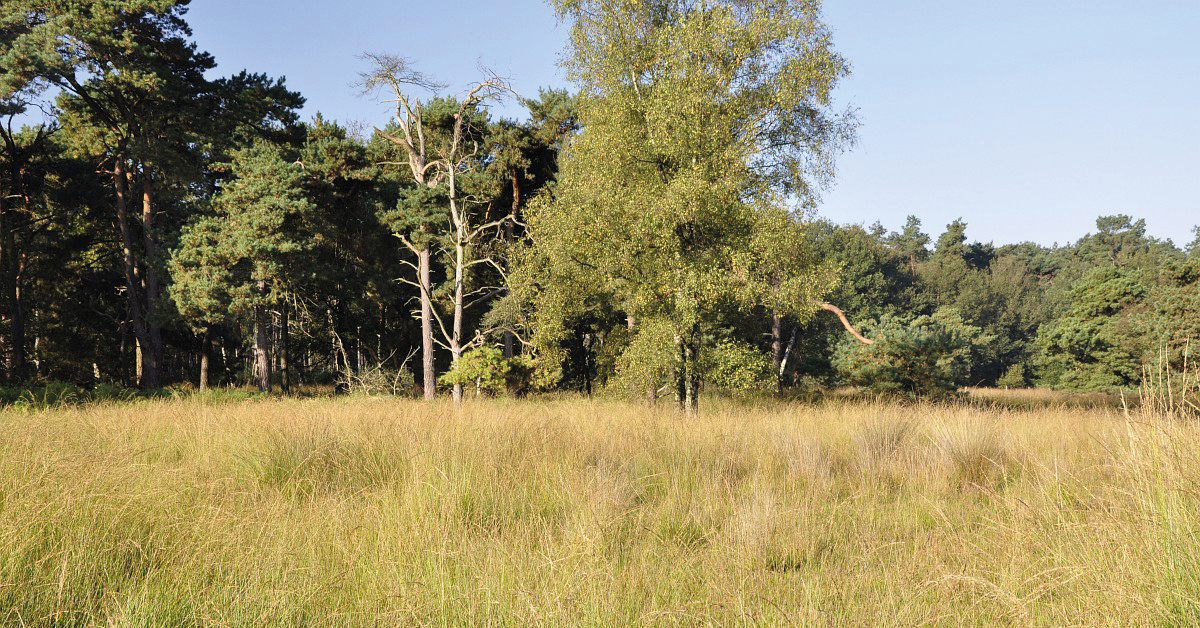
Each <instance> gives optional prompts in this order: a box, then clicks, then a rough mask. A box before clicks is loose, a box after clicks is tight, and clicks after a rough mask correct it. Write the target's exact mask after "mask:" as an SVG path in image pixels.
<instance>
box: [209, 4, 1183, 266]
mask: <svg viewBox="0 0 1200 628" xmlns="http://www.w3.org/2000/svg"><path fill="white" fill-rule="evenodd" d="M332 6H333V9H332V10H331V5H330V4H328V3H316V2H308V1H297V0H254V1H253V2H246V1H245V0H194V1H193V3H192V7H191V10H190V12H189V13H188V21H189V23H190V24H191V25H192V28H193V30H194V31H195V40H196V42H197V44H198V45H199V47H200V48H201V49H202V50H207V51H208V52H210V53H212V54H213V55H214V56H215V58H216V60H217V63H218V64H219V67H218V70H217V72H218V73H219V74H231V73H234V72H237V71H239V70H241V69H243V68H244V69H248V70H250V71H253V72H265V73H267V74H269V75H272V76H286V77H287V83H288V85H289V86H290V87H291V88H292V89H294V90H299V91H300V92H301V93H302V94H303V95H304V96H305V97H306V98H307V99H308V103H307V105H306V107H305V110H304V116H305V117H311V116H313V115H315V114H316V113H317V112H321V113H322V114H324V115H325V116H326V117H327V118H333V119H336V120H338V121H340V122H342V123H343V124H346V125H348V126H350V127H351V128H358V129H364V130H369V129H370V128H371V127H372V126H373V125H382V124H384V123H385V122H386V121H387V119H388V116H389V113H390V112H389V109H388V107H389V106H388V105H387V104H385V103H380V102H377V101H376V100H375V99H373V98H371V97H363V96H361V95H360V94H359V93H358V90H357V89H356V88H354V87H353V83H354V81H355V80H356V78H357V75H358V73H359V72H361V71H364V70H366V69H367V64H366V62H364V61H361V60H359V59H358V58H357V57H358V55H360V54H361V53H363V52H366V51H371V52H387V53H392V54H398V55H401V56H405V57H408V58H410V59H411V60H412V61H414V62H415V63H416V65H417V67H418V68H419V69H421V70H422V71H424V72H426V73H427V74H431V75H433V76H434V77H437V78H438V79H440V80H441V81H442V82H444V83H448V84H449V87H448V88H447V89H446V90H445V91H446V93H447V94H453V93H458V92H459V91H461V90H462V89H463V88H464V87H466V85H467V84H468V83H470V82H471V81H472V80H474V79H476V78H478V77H480V76H481V74H480V72H479V70H478V68H479V66H480V65H483V66H486V67H487V68H489V69H491V70H492V71H494V72H496V73H498V74H500V75H502V76H506V77H508V78H509V79H510V80H511V82H512V84H513V87H514V88H515V89H516V91H517V92H518V93H520V94H522V95H536V93H537V90H538V88H539V87H546V86H554V87H566V86H568V83H567V81H566V79H565V77H564V76H563V73H562V72H561V71H560V70H559V69H558V67H557V64H558V61H559V58H560V57H561V55H562V50H563V47H564V44H565V39H566V27H565V26H562V25H559V24H558V23H557V20H556V19H555V16H554V14H553V12H552V10H551V9H550V8H549V7H547V6H546V5H545V4H543V3H542V2H540V1H539V0H458V1H457V2H455V3H453V4H449V3H445V2H428V1H423V2H412V1H410V0H399V1H396V0H391V1H388V0H343V1H342V2H340V3H338V4H336V5H332ZM824 15H825V22H826V24H827V25H828V26H829V27H830V29H831V30H832V31H833V33H834V37H833V40H834V45H835V47H836V48H837V49H838V50H839V51H840V52H841V53H842V54H843V55H844V56H845V57H846V58H847V59H848V60H849V61H850V63H851V65H852V67H853V73H852V75H851V76H850V78H848V79H846V80H845V81H844V82H843V83H842V84H841V85H840V86H839V88H838V90H837V92H836V94H835V96H836V99H837V106H838V107H839V108H846V107H849V108H852V109H854V110H856V112H857V115H858V118H859V121H860V123H861V127H860V129H859V141H858V143H857V145H856V146H855V147H854V148H853V149H851V150H850V151H849V152H847V153H846V154H844V155H842V157H841V158H840V159H839V162H838V164H839V165H838V169H839V172H838V176H837V179H836V181H835V182H834V184H833V186H832V188H831V189H829V190H827V191H825V192H824V194H823V198H822V203H821V205H820V209H819V212H818V213H819V214H820V215H822V216H824V217H826V218H829V219H831V220H834V221H835V222H839V223H860V224H864V225H870V224H871V223H874V222H875V221H879V222H882V223H883V225H884V226H885V227H888V228H889V229H899V228H900V227H901V226H902V225H903V223H904V220H905V217H906V216H907V215H908V214H915V215H917V216H918V217H919V218H921V220H922V222H923V224H924V226H925V230H926V231H927V232H928V233H930V234H932V235H933V236H934V237H936V236H937V235H938V234H939V233H941V232H942V231H943V230H944V227H945V225H946V224H947V223H949V222H950V221H952V220H955V219H957V218H962V219H963V220H964V221H965V222H966V223H967V225H968V227H967V236H968V238H969V239H971V240H982V241H985V242H987V241H994V242H995V243H996V244H1004V243H1010V242H1022V241H1033V242H1038V243H1040V244H1045V245H1050V244H1055V243H1058V244H1066V243H1069V242H1073V241H1075V240H1077V239H1078V238H1080V237H1082V236H1083V235H1085V234H1086V233H1089V232H1094V231H1095V219H1096V217H1097V216H1100V215H1105V214H1118V213H1123V214H1130V215H1132V216H1134V217H1135V218H1144V219H1145V220H1146V223H1147V227H1148V232H1149V233H1150V234H1151V235H1154V236H1156V237H1159V238H1170V239H1172V240H1174V241H1175V243H1176V244H1177V245H1181V246H1182V245H1185V244H1187V243H1188V242H1189V241H1190V240H1191V239H1192V233H1191V229H1192V227H1193V226H1194V225H1197V224H1200V192H1198V184H1200V37H1197V35H1196V33H1198V32H1200V0H1147V1H1145V2H1141V3H1130V2H1127V1H1126V2H1116V1H1111V0H1036V1H1035V0H1003V1H999V2H974V1H964V0H904V1H898V0H826V2H825V4H824ZM495 113H496V114H498V115H501V116H505V117H510V118H522V117H524V112H523V110H522V108H521V107H520V106H519V104H517V103H516V102H515V101H510V102H508V103H506V104H503V105H501V106H500V107H499V108H498V109H497V110H496V111H495Z"/></svg>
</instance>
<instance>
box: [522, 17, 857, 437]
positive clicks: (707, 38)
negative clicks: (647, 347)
mask: <svg viewBox="0 0 1200 628" xmlns="http://www.w3.org/2000/svg"><path fill="white" fill-rule="evenodd" d="M555 6H556V8H557V10H558V12H559V14H560V15H561V16H563V17H566V18H569V19H570V20H571V21H572V30H571V43H570V56H569V58H568V61H567V68H568V70H569V72H570V75H571V77H572V78H574V79H575V80H576V81H577V82H578V83H579V84H580V86H581V87H582V94H581V103H580V121H581V123H582V126H583V128H584V131H583V132H582V133H581V135H580V136H579V137H578V138H577V139H576V140H575V141H574V142H573V143H572V145H571V148H570V149H569V151H568V152H567V156H566V160H565V163H564V168H563V173H562V175H561V178H560V183H559V185H558V187H557V189H556V198H555V201H554V202H553V203H547V204H544V205H542V206H541V207H539V208H537V211H536V212H534V211H532V210H531V212H530V214H529V227H530V234H531V237H532V239H533V242H534V247H535V249H536V250H537V254H538V255H540V256H541V261H539V262H536V264H539V265H541V266H542V267H549V268H552V269H553V271H552V272H553V273H554V276H557V277H566V276H571V275H578V276H581V277H586V278H582V279H580V280H577V281H573V282H572V283H573V284H574V285H578V286H588V287H589V288H590V289H592V290H593V291H594V293H597V294H607V295H611V296H612V300H613V301H614V302H615V303H616V304H617V306H618V307H620V308H621V309H623V310H624V311H625V313H626V314H627V315H628V317H629V318H630V320H632V321H636V324H637V327H636V328H635V333H636V334H644V333H648V332H650V331H651V330H654V331H655V332H656V333H660V334H662V336H660V337H658V338H655V339H654V340H653V343H654V344H665V345H668V346H670V347H672V349H671V353H672V354H673V355H674V356H675V357H674V361H673V366H672V368H673V370H674V380H675V387H676V390H677V397H678V401H679V403H680V405H681V407H682V408H684V409H685V410H686V411H688V412H692V413H694V412H695V411H696V409H697V404H698V399H699V397H698V395H699V384H700V379H701V370H700V364H701V359H700V358H701V350H702V348H703V346H704V345H705V344H706V343H710V342H711V339H712V338H715V336H714V335H713V334H712V333H711V332H712V331H713V329H712V328H711V324H712V322H713V321H714V320H715V318H716V316H715V314H716V313H717V311H718V310H721V309H725V308H729V307H735V308H750V307H753V306H754V305H762V303H761V302H760V303H750V302H747V301H746V300H745V297H748V296H751V295H761V293H760V292H757V291H755V290H747V289H744V288H743V284H745V283H746V282H748V281H749V280H750V278H749V275H748V274H747V273H746V272H745V269H744V268H740V267H739V266H738V262H739V260H738V259H737V255H736V254H735V252H738V251H745V250H747V247H749V246H751V242H752V241H753V239H754V238H753V234H754V231H755V228H756V225H757V224H758V223H759V221H758V218H757V212H758V211H759V210H762V209H764V208H770V207H779V206H780V205H781V204H782V196H783V195H792V197H793V198H794V199H797V200H799V202H801V203H804V204H811V203H812V202H814V199H815V197H816V190H817V189H818V188H819V187H820V185H821V184H822V183H823V182H824V181H825V180H827V178H828V176H829V175H830V174H831V171H832V158H833V156H834V155H835V154H836V153H837V151H838V149H840V148H841V146H843V145H844V143H845V142H847V141H849V140H850V138H851V137H852V134H853V123H852V120H851V119H850V118H849V116H845V115H838V114H835V113H833V112H832V111H831V108H830V101H829V94H830V91H831V89H832V87H833V85H834V84H835V83H836V82H837V80H838V79H840V78H841V77H842V76H844V75H845V74H846V72H847V65H846V63H845V62H844V61H843V60H842V58H841V57H840V56H838V55H837V54H836V53H834V52H833V50H832V47H831V44H830V38H829V33H828V31H827V30H826V29H825V27H824V25H823V24H822V23H821V22H820V19H819V14H818V11H817V8H816V6H815V5H814V4H812V3H799V2H796V3H791V2H787V3H780V2H774V1H767V0H761V1H751V2H737V3H734V2H712V3H702V4H700V5H696V4H695V3H692V2H684V1H682V0H678V1H677V0H656V1H652V2H642V1H638V0H622V1H619V2H601V1H599V0H559V1H557V2H555ZM555 294H561V293H557V291H556V290H554V289H553V288H549V289H547V288H545V286H544V285H543V288H542V290H541V292H540V293H539V303H538V307H539V309H540V310H541V312H540V314H539V317H540V318H542V319H543V322H542V324H543V325H546V324H547V322H546V320H545V319H548V318H549V319H552V318H555V317H558V316H559V314H561V312H555V311H554V309H553V307H550V304H553V303H558V304H561V303H562V302H563V300H562V299H561V298H558V297H557V296H553V295H555ZM547 297H548V298H547ZM577 300H578V299H577ZM815 305H816V304H815V303H813V304H811V305H810V307H812V308H815ZM660 321H661V322H665V323H668V324H666V325H663V324H659V322H660ZM550 326H552V327H553V326H554V325H553V324H550ZM668 329H669V334H666V333H665V330H668Z"/></svg>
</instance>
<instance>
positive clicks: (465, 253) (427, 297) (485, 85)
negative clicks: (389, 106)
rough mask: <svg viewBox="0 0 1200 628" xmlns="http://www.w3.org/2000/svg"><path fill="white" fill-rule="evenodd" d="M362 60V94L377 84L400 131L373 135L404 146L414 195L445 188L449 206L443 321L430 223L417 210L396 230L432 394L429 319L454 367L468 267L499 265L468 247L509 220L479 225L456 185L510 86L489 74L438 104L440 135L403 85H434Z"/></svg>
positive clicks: (387, 60) (456, 392) (381, 59)
mask: <svg viewBox="0 0 1200 628" xmlns="http://www.w3.org/2000/svg"><path fill="white" fill-rule="evenodd" d="M364 58H366V59H367V60H369V61H370V62H371V63H372V64H373V66H374V67H373V69H372V70H371V71H369V72H366V73H364V74H362V75H361V78H362V83H361V84H362V86H363V89H364V90H365V91H367V92H374V91H377V90H379V89H386V90H388V91H389V92H390V96H391V99H390V102H393V103H395V106H396V116H395V117H396V124H397V126H398V128H399V131H400V132H399V133H392V132H388V131H387V130H383V129H376V130H375V132H376V133H377V134H378V135H380V136H381V137H383V138H385V139H386V140H388V141H389V142H392V143H393V144H395V145H396V146H398V147H400V148H401V149H403V151H404V153H405V156H406V164H407V166H408V168H409V170H410V172H411V173H412V176H413V180H414V181H415V182H416V183H417V184H418V185H419V186H424V187H425V188H428V189H429V191H422V192H419V193H418V198H420V199H422V200H429V199H430V196H431V194H430V191H432V192H434V193H435V194H433V195H432V196H436V193H444V194H445V198H446V204H447V207H446V208H445V209H446V210H447V211H446V213H445V214H443V215H444V216H445V218H446V219H447V220H448V223H449V224H448V225H447V227H448V230H447V234H446V235H447V238H448V245H447V246H446V248H447V249H448V252H449V255H450V262H449V267H450V270H449V273H450V275H451V282H452V286H451V303H452V306H451V307H452V314H451V321H450V324H449V325H448V326H447V324H446V322H445V320H444V319H443V317H442V316H441V314H440V313H439V312H438V311H437V310H436V309H435V308H434V306H433V300H434V295H433V282H432V278H431V260H432V247H433V245H434V244H435V238H434V236H435V233H434V232H433V230H432V226H433V225H431V224H430V223H431V222H433V221H432V220H429V219H427V218H426V217H427V216H429V214H427V213H425V212H421V215H422V219H421V221H420V223H421V224H420V225H419V227H418V229H416V230H415V231H411V232H408V233H406V232H397V234H396V235H397V237H399V238H400V240H401V242H403V243H404V246H405V247H406V248H407V249H408V250H409V251H411V252H412V253H413V254H414V255H416V256H417V264H415V265H413V264H409V265H410V266H411V267H412V269H413V270H414V271H415V272H416V279H415V280H408V279H405V280H404V281H406V282H408V283H411V284H412V285H413V286H414V287H416V288H417V289H418V290H419V291H420V295H421V335H422V354H423V355H422V362H423V370H424V387H425V389H424V395H425V398H426V399H432V398H433V396H434V395H435V394H436V388H435V386H436V379H435V377H434V367H433V364H434V356H433V323H434V321H436V322H437V327H438V330H439V331H440V332H441V336H442V339H443V340H444V344H445V345H446V347H447V348H448V349H449V350H450V355H451V364H452V368H453V365H454V364H457V362H458V360H459V358H461V357H462V354H463V351H464V350H465V349H466V348H467V345H468V341H467V340H466V339H465V337H464V328H463V325H464V322H465V317H466V309H467V308H468V307H470V306H471V305H472V304H469V303H468V302H467V299H468V298H470V297H471V296H472V294H469V293H468V289H467V285H468V282H469V280H470V278H469V275H470V272H471V268H472V267H473V266H476V265H478V264H484V263H488V264H492V265H494V266H496V267H497V269H498V270H499V269H500V268H499V266H498V264H497V263H496V261H495V260H493V259H491V258H489V257H479V258H476V257H474V251H473V247H474V246H475V244H476V243H477V241H478V239H479V238H480V237H481V235H483V234H484V233H485V232H487V231H488V230H489V229H493V228H497V227H500V226H502V225H504V224H505V223H507V222H508V219H507V218H502V219H499V220H493V221H487V222H482V223H480V222H479V221H478V220H476V218H475V216H473V213H472V211H471V207H470V205H471V200H470V199H467V198H463V197H462V195H461V189H460V185H461V180H462V179H466V178H470V177H471V176H472V174H473V172H472V171H473V170H478V169H481V168H482V166H483V161H482V160H483V155H482V154H481V151H480V148H481V143H482V135H483V132H484V127H485V126H486V123H487V117H486V112H485V106H486V104H487V103H488V102H489V101H492V100H495V99H497V98H499V97H500V95H501V94H503V93H504V92H507V91H511V90H510V89H509V87H508V85H507V84H506V83H505V82H504V81H503V80H501V79H499V78H497V77H492V78H489V79H486V80H483V81H481V82H478V83H475V84H474V85H472V86H471V87H470V88H469V89H468V91H467V93H466V94H465V95H464V97H463V99H462V101H461V102H453V101H440V104H441V105H442V107H443V108H446V107H448V110H444V111H442V112H441V114H442V115H441V126H442V128H441V129H440V131H441V133H436V132H435V129H434V128H433V127H434V126H435V124H436V122H437V120H433V119H428V118H427V113H428V112H427V110H426V109H425V108H423V107H422V105H421V104H420V102H419V101H417V100H416V99H415V98H413V96H412V95H410V94H409V93H408V90H410V89H413V88H417V89H423V90H429V89H434V88H437V87H439V84H437V83H435V82H434V81H433V80H432V79H430V78H429V77H427V76H425V75H424V74H422V73H420V72H418V71H416V70H414V69H413V68H412V67H411V64H410V62H409V61H408V60H407V59H403V58H401V57H395V56H392V55H382V54H367V55H364ZM438 102H439V101H435V103H438ZM452 395H453V398H454V401H455V402H456V403H459V402H461V401H462V396H463V387H462V384H461V383H455V384H454V385H453V389H452Z"/></svg>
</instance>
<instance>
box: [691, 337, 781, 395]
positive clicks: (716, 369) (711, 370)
mask: <svg viewBox="0 0 1200 628" xmlns="http://www.w3.org/2000/svg"><path fill="white" fill-rule="evenodd" d="M700 368H701V371H702V373H703V375H702V376H701V377H702V379H703V381H704V383H705V385H711V386H716V387H718V388H722V389H725V390H733V391H739V392H769V391H771V390H774V387H775V373H774V370H773V369H772V368H771V356H769V355H767V354H766V353H764V352H763V351H762V350H761V349H759V348H757V347H754V346H752V345H750V344H747V343H744V342H739V341H737V340H732V339H723V340H720V341H717V342H716V343H715V344H713V345H712V346H711V347H709V348H708V349H706V350H705V351H704V352H703V353H702V354H701V356H700Z"/></svg>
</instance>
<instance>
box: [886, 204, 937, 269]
mask: <svg viewBox="0 0 1200 628" xmlns="http://www.w3.org/2000/svg"><path fill="white" fill-rule="evenodd" d="M888 240H889V241H890V243H891V245H892V247H893V248H895V249H896V252H897V253H899V254H900V255H902V256H904V258H905V259H907V260H908V271H909V272H910V273H912V274H914V275H915V274H917V262H923V261H925V260H926V259H927V258H928V257H929V234H927V233H923V232H922V231H921V219H920V218H917V217H916V216H913V215H911V214H910V215H909V216H908V219H907V221H906V222H905V223H904V230H903V231H901V232H900V233H893V234H892V235H891V236H890V237H889V238H888Z"/></svg>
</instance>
